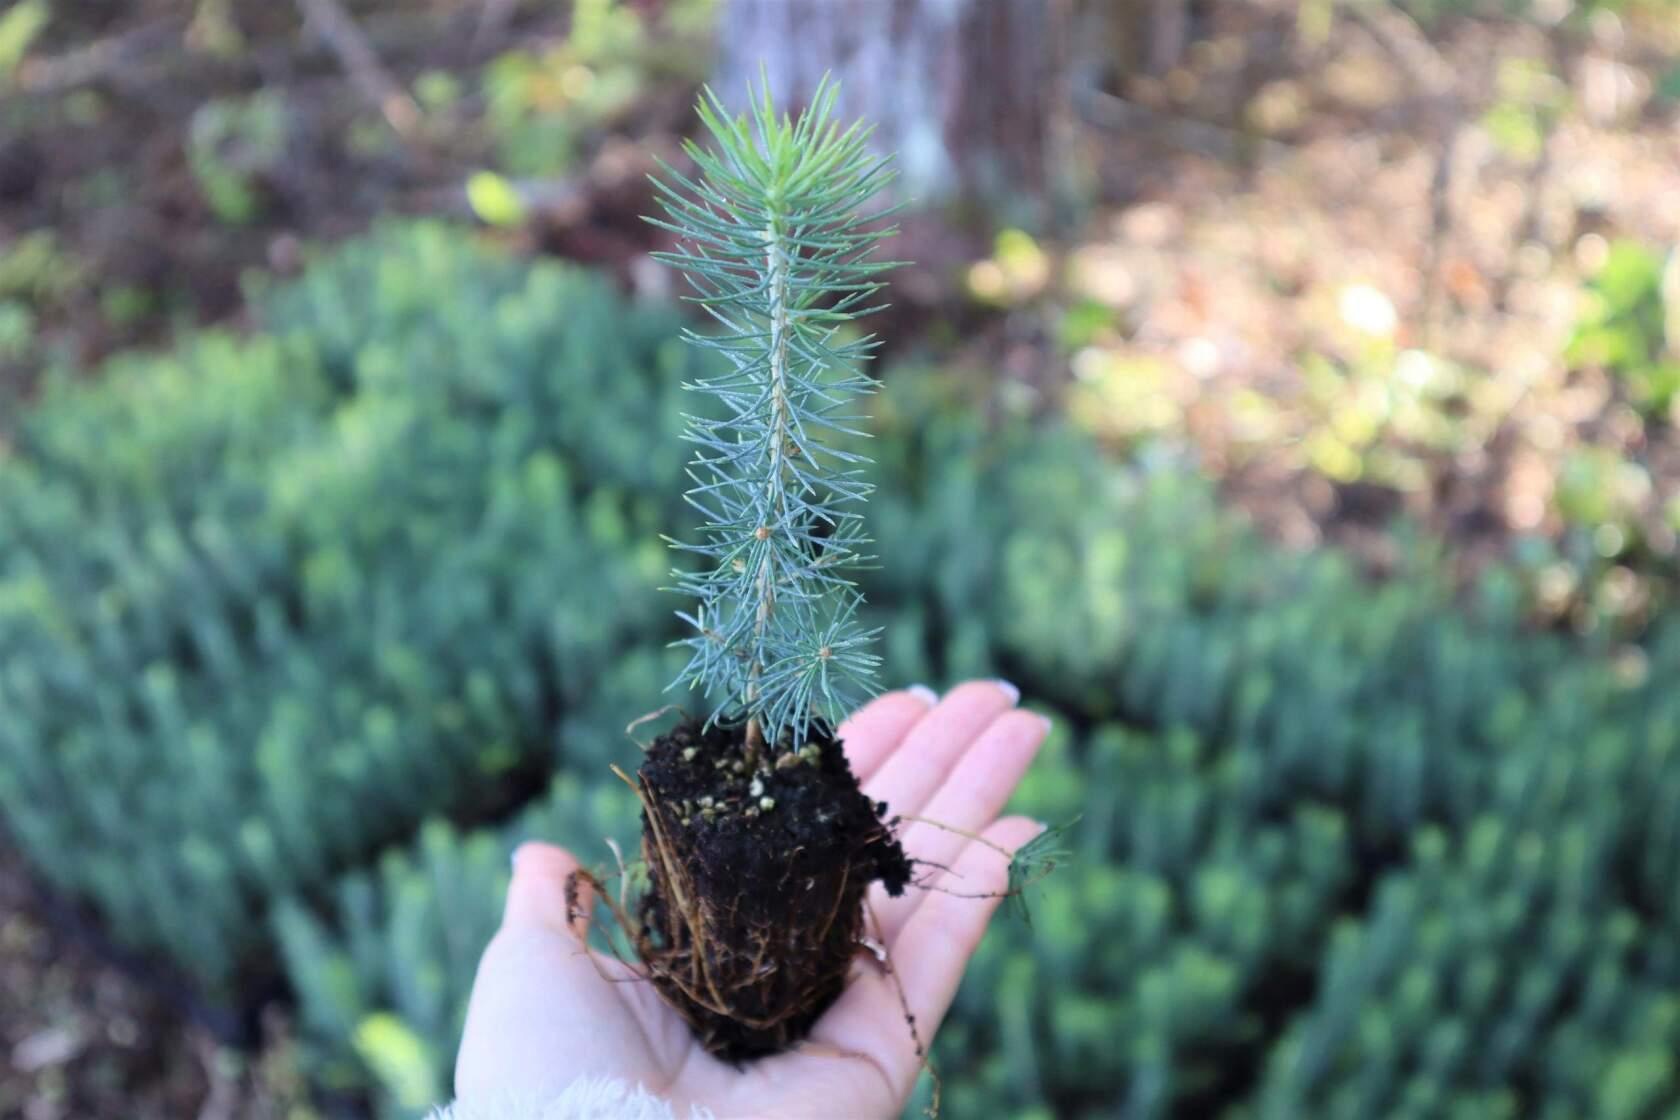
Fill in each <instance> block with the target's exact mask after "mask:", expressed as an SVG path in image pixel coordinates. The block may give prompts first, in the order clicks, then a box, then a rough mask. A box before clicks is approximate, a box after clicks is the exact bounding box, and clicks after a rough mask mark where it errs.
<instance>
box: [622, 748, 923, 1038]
mask: <svg viewBox="0 0 1680 1120" xmlns="http://www.w3.org/2000/svg"><path fill="white" fill-rule="evenodd" d="M743 742H744V734H743V729H742V728H741V727H740V726H729V725H724V724H714V725H713V726H711V727H709V728H703V727H702V726H701V725H700V724H699V723H697V722H686V723H684V724H681V725H679V726H678V727H677V728H675V729H674V730H672V731H670V732H669V733H667V734H665V735H662V736H660V737H659V738H658V739H657V740H655V741H654V743H653V745H652V747H651V748H650V749H649V750H648V753H647V756H646V757H645V758H644V759H643V761H642V766H641V770H640V771H639V775H638V776H639V778H640V782H641V793H642V798H643V812H642V848H643V854H644V856H645V857H646V858H647V865H648V874H649V890H648V892H647V894H646V895H645V896H644V898H643V900H642V903H641V912H640V915H639V917H640V919H641V927H642V928H641V932H640V936H639V938H638V950H639V951H640V953H641V956H642V959H643V962H644V963H645V964H646V965H647V966H648V969H649V973H650V975H651V978H652V980H653V983H654V984H655V986H657V987H658V988H659V990H660V992H661V993H662V994H663V995H664V996H665V998H666V999H667V1000H668V1001H669V1002H670V1003H671V1004H673V1005H674V1006H675V1007H676V1008H677V1009H678V1010H679V1011H680V1012H682V1014H683V1016H684V1017H685V1018H686V1019H687V1020H688V1022H689V1024H690V1025H691V1026H692V1027H693V1028H694V1030H695V1033H696V1035H697V1036H698V1037H699V1038H700V1039H701V1041H702V1042H703V1043H704V1044H705V1046H706V1047H707V1049H709V1050H710V1051H711V1052H712V1053H714V1054H717V1055H719V1056H720V1057H723V1058H726V1059H729V1060H732V1061H741V1060H745V1059H747V1058H752V1057H756V1056H760V1055H764V1054H770V1053H775V1052H777V1051H780V1050H784V1049H786V1048H787V1047H788V1046H790V1045H792V1044H793V1043H795V1042H797V1041H798V1040H799V1039H801V1038H803V1037H804V1036H805V1034H806V1033H807V1032H808V1031H809V1030H810V1028H811V1025H812V1024H813V1023H814V1022H815V1021H816V1020H817V1018H818V1017H819V1016H821V1015H822V1013H823V1012H824V1011H826V1010H827V1009H828V1007H829V1006H830V1005H831V1004H833V1002H834V1001H835V999H836V998H838V997H839V995H840V992H841V991H842V990H843V989H844V988H845V985H846V980H847V977H848V976H849V974H850V970H851V965H852V960H853V958H854V956H855V955H856V954H857V952H858V951H859V948H860V938H861V937H862V936H863V934H864V932H865V931H864V914H863V900H864V895H865V892H866V891H867V889H868V887H869V885H870V883H872V882H875V881H877V880H879V881H880V882H881V883H882V884H883V885H884V886H885V887H886V889H887V893H889V894H892V895H898V894H901V893H903V891H904V888H905V886H906V885H907V884H908V883H909V882H910V876H911V866H910V860H909V859H908V857H906V856H905V854H904V849H903V848H902V847H901V846H900V845H899V842H898V839H897V837H896V836H895V835H894V834H893V830H892V828H891V824H890V822H889V821H888V820H887V819H886V816H887V813H888V812H889V806H887V805H886V803H884V802H873V801H871V800H869V798H867V797H866V796H864V794H863V791H862V790H861V789H860V788H859V787H858V781H857V778H856V777H855V776H854V775H853V774H852V770H851V766H850V764H849V763H848V762H847V761H846V756H845V752H844V751H843V749H842V747H841V744H840V742H839V741H838V740H837V739H835V738H834V735H833V733H832V731H830V729H829V728H828V727H826V726H820V725H814V726H813V727H812V729H811V736H810V739H809V740H808V742H807V744H805V746H806V748H807V749H806V751H805V754H804V756H803V757H801V756H800V755H799V754H798V753H797V752H795V751H793V750H791V746H792V744H789V743H783V744H781V745H780V748H779V750H778V751H777V752H776V754H775V756H774V757H770V756H769V752H766V756H767V757H766V759H765V760H764V762H763V763H762V764H761V766H760V768H759V769H758V770H756V771H750V770H748V768H747V767H746V765H745V762H744V756H743ZM810 748H815V749H814V751H813V750H811V749H810Z"/></svg>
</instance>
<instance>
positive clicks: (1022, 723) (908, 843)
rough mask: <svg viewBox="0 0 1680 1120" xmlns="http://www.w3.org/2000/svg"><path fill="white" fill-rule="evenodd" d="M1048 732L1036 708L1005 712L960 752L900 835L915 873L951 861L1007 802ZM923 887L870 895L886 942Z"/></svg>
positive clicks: (1047, 723)
mask: <svg viewBox="0 0 1680 1120" xmlns="http://www.w3.org/2000/svg"><path fill="white" fill-rule="evenodd" d="M1049 732H1050V720H1049V719H1048V718H1046V717H1045V716H1041V715H1039V714H1038V713H1037V712H1028V711H1021V710H1019V709H1017V710H1015V711H1010V712H1005V713H1004V714H1003V715H1001V716H999V717H998V718H997V719H995V720H993V721H992V725H991V726H990V727H988V728H986V730H985V731H984V732H983V733H982V734H981V736H980V738H979V739H978V740H976V741H975V744H974V746H972V747H970V748H969V750H968V752H967V753H966V754H964V755H963V756H962V759H961V760H960V761H959V762H958V764H957V766H956V767H955V768H954V769H953V770H952V771H951V774H950V776H949V777H947V778H946V779H945V783H944V784H943V785H941V786H940V787H939V790H938V792H937V793H935V794H934V795H933V797H932V799H930V800H929V801H928V804H927V807H926V808H925V809H923V810H922V813H921V815H922V816H923V817H925V818H926V821H925V822H918V823H916V824H913V825H911V826H910V827H909V828H908V829H907V830H906V831H905V833H904V835H903V842H904V849H905V851H906V852H908V853H909V855H910V858H911V859H912V860H914V861H915V862H916V864H917V871H918V872H919V873H923V874H928V873H933V876H932V877H937V873H938V871H939V869H941V868H946V867H949V866H951V862H952V861H953V860H954V859H956V858H957V855H958V853H960V852H961V851H962V850H963V849H964V847H966V846H967V845H968V843H969V839H970V838H969V836H966V835H964V833H969V834H973V833H977V832H980V831H982V830H984V829H985V828H987V827H988V826H989V825H991V823H992V821H993V820H995V819H996V818H997V815H998V814H999V813H1000V812H1002V811H1003V807H1004V806H1005V805H1006V804H1008V803H1009V798H1010V795H1011V794H1013V793H1014V792H1015V787H1016V786H1017V785H1019V784H1020V781H1021V776H1022V775H1023V774H1025V773H1026V772H1027V767H1029V766H1030V765H1032V760H1033V758H1034V757H1035V756H1036V755H1037V754H1038V748H1039V747H1040V746H1041V745H1042V744H1043V742H1044V738H1045V736H1046V735H1048V734H1049ZM934 897H938V896H937V895H931V894H929V893H928V892H926V891H920V890H914V889H912V890H908V891H905V892H904V893H903V894H902V895H900V896H899V897H897V898H889V897H887V895H886V892H885V891H882V892H881V893H880V894H879V895H878V896H877V898H876V900H875V907H876V910H875V912H876V915H877V916H878V917H879V918H880V920H881V928H882V931H883V933H884V934H885V935H886V939H887V943H888V944H889V945H890V944H892V942H893V940H894V939H895V938H896V937H897V936H898V933H899V930H900V929H902V928H903V926H904V923H905V922H906V921H907V920H908V919H909V918H910V915H911V914H912V913H913V912H914V911H915V910H916V909H917V907H919V906H921V905H922V903H923V902H924V901H926V900H927V899H929V898H934Z"/></svg>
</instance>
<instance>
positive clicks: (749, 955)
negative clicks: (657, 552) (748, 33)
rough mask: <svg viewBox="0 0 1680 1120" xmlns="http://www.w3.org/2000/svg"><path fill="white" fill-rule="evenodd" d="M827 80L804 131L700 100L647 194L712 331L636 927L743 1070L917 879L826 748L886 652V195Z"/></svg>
mask: <svg viewBox="0 0 1680 1120" xmlns="http://www.w3.org/2000/svg"><path fill="white" fill-rule="evenodd" d="M835 94H836V90H835V87H834V86H833V85H831V84H829V83H828V82H826V81H825V82H824V83H823V84H822V85H821V86H820V87H819V88H818V90H817V91H816V93H815V94H814V95H813V97H812V99H811V101H810V103H809V105H808V107H807V108H806V109H805V111H804V112H802V113H801V114H799V115H798V116H797V118H790V117H788V116H786V115H779V114H778V113H777V111H776V109H775V107H774V106H773V105H772V103H771V99H770V95H769V92H768V90H767V89H760V90H758V91H755V92H753V94H752V96H751V108H750V110H749V111H748V112H747V113H745V114H743V115H740V116H732V115H731V114H730V113H729V112H728V111H727V110H726V109H725V108H724V106H723V105H722V103H721V102H720V101H719V100H718V98H717V97H716V96H715V95H713V94H712V93H711V92H710V91H706V92H705V93H704V94H703V95H702V97H701V99H700V102H699V117H700V122H701V124H702V126H703V128H704V131H705V134H706V135H705V140H706V142H705V143H704V144H700V143H689V144H688V145H687V154H688V157H689V159H690V161H691V162H692V164H693V171H692V173H690V174H685V173H684V172H682V171H679V170H677V169H675V168H672V167H669V166H665V167H664V168H663V169H662V173H661V174H660V175H657V176H655V178H654V185H655V188H656V191H657V197H658V200H659V203H660V206H661V209H662V211H663V214H662V215H661V216H658V217H651V218H649V221H651V222H653V223H655V224H656V225H659V226H661V227H663V228H664V229H666V230H669V231H670V232H672V233H674V234H675V235H676V238H677V245H676V248H675V249H674V250H673V251H672V252H669V253H664V254H661V255H660V259H661V260H663V261H664V262H665V263H667V264H669V265H673V266H675V267H676V268H677V269H679V270H681V272H682V273H683V275H684V276H685V278H686V280H687V283H688V285H689V286H690V288H691V292H690V294H689V297H688V298H690V299H691V300H692V301H693V302H694V303H695V304H696V305H697V306H698V307H699V308H700V309H701V310H702V311H703V312H704V313H705V316H706V317H708V318H709V319H710V320H711V321H710V322H709V323H707V324H705V325H704V327H703V328H701V329H696V330H693V331H690V332H687V334H686V337H687V340H688V341H689V343H691V344H692V345H695V346H698V347H703V348H705V349H707V350H710V351H713V352H715V354H716V356H717V358H718V361H717V363H716V369H715V371H714V372H713V373H711V374H710V375H709V376H706V377H703V378H698V379H696V380H695V381H694V383H692V384H691V385H689V386H687V387H688V388H690V389H692V390H694V391H695V393H696V394H697V395H698V396H702V397H707V398H710V400H709V401H708V402H706V404H707V407H703V408H696V409H695V410H694V414H693V415H690V416H687V417H685V420H686V435H687V438H688V439H689V440H690V441H691V442H693V443H694V444H695V446H696V453H695V456H694V459H693V461H692V463H691V464H690V467H689V477H690V480H691V487H690V489H689V490H688V494H687V497H688V501H689V503H690V504H691V505H692V506H693V507H694V508H695V510H697V511H698V513H699V525H698V528H697V534H698V536H697V538H696V539H694V540H687V541H675V540H673V541H672V542H671V543H672V545H673V546H674V547H675V548H676V549H678V550H679V551H680V552H682V553H683V554H685V556H686V559H687V560H688V561H689V562H688V563H686V564H684V565H683V566H682V568H681V570H680V571H679V572H678V575H677V577H676V578H677V585H676V590H677V591H679V592H680V593H681V594H682V595H683V596H684V597H685V599H686V600H687V602H688V604H689V605H687V606H686V607H685V608H684V609H683V610H682V611H680V612H679V613H680V615H681V617H682V618H683V620H684V621H685V623H686V624H687V626H688V628H689V634H688V636H687V637H686V638H685V639H684V640H683V642H682V644H683V645H684V646H686V647H687V649H688V652H689V658H688V662H687V666H686V668H685V669H684V671H683V673H682V675H681V676H680V678H679V679H678V680H677V681H676V682H674V686H673V687H682V686H687V687H688V688H689V689H690V690H692V692H693V693H695V694H698V695H701V696H703V697H704V709H703V712H702V713H701V714H699V715H696V716H693V717H686V718H685V719H684V720H683V721H682V722H681V723H680V724H679V725H678V726H677V727H675V728H674V729H673V730H672V731H670V732H668V733H667V734H665V735H662V736H660V737H659V738H658V739H656V740H655V741H654V742H653V744H652V745H651V746H650V747H649V748H648V750H647V753H646V755H645V757H644V759H643V762H642V765H641V768H640V770H639V772H638V774H637V776H636V780H635V782H634V784H635V786H636V789H637V793H638V795H639V796H640V798H641V801H642V808H643V812H642V825H643V856H644V858H645V861H646V865H647V881H648V886H647V890H646V892H645V894H644V895H643V897H642V898H641V900H640V903H639V904H638V913H637V914H636V915H635V918H634V920H633V922H632V926H633V936H634V939H635V941H636V948H637V951H638V954H639V955H640V956H641V958H642V961H643V963H644V965H645V966H646V970H647V974H648V976H649V978H650V979H651V980H652V981H653V982H654V984H655V985H656V986H657V987H658V988H659V990H660V991H661V993H662V994H663V995H664V996H665V997H666V998H667V999H668V1000H669V1001H670V1002H671V1003H672V1004H673V1005H674V1006H676V1007H677V1008H678V1009H679V1010H680V1011H681V1012H682V1013H683V1014H684V1016H685V1017H686V1018H687V1019H688V1021H689V1023H690V1024H691V1025H692V1026H693V1027H694V1029H695V1032H696V1034H697V1035H698V1037H699V1038H700V1039H701V1040H702V1041H703V1042H704V1043H705V1044H706V1045H707V1046H708V1047H709V1048H710V1049H712V1050H713V1051H714V1052H715V1053H718V1054H720V1055H722V1056H725V1057H728V1058H732V1059H742V1058H748V1057H752V1056H755V1055H758V1054H764V1053H771V1052H774V1051H777V1050H781V1049H784V1048H785V1047H787V1046H788V1045H790V1044H791V1043H793V1042H795V1041H797V1040H798V1039H799V1038H801V1037H803V1036H804V1034H805V1033H806V1031H807V1030H808V1029H809V1028H810V1026H811V1024H812V1023H813V1022H814V1021H815V1020H816V1018H817V1017H818V1016H819V1015H821V1013H822V1012H823V1011H824V1010H826V1009H827V1007H828V1006H829V1004H831V1003H832V1002H833V1001H834V999H835V998H836V997H837V996H838V995H839V993H840V991H841V989H842V988H843V987H844V986H845V982H846V977H847V974H848V970H849V968H850V966H851V961H852V958H853V956H854V954H855V953H856V952H857V947H858V945H859V943H860V940H861V938H862V936H863V920H864V916H863V899H864V894H865V891H866V890H867V889H868V887H869V885H870V884H871V883H873V882H877V881H879V882H881V883H883V884H884V885H885V887H886V889H887V890H888V891H889V892H890V893H892V894H899V893H901V892H902V891H903V890H904V888H905V886H906V885H907V884H908V883H909V880H910V874H911V867H910V861H909V860H908V859H907V858H906V856H905V854H904V850H903V848H902V847H900V845H899V843H898V840H897V838H896V837H895V836H894V834H893V829H892V828H891V827H890V825H889V824H888V822H886V821H884V820H883V819H882V814H883V813H884V812H885V811H886V807H885V806H884V805H877V804H875V803H873V802H871V801H870V800H869V799H868V798H867V797H865V796H864V794H863V792H862V791H861V790H860V789H859V787H858V783H857V779H856V778H855V777H854V776H853V774H852V772H851V768H850V767H849V765H848V764H847V762H846V758H845V755H844V753H843V751H842V748H841V744H840V743H839V742H838V741H837V740H836V738H835V736H834V727H835V725H836V721H837V720H838V719H839V717H840V716H841V715H843V714H844V713H845V712H846V711H847V710H849V709H850V707H851V706H852V705H853V704H854V703H856V702H857V701H858V700H859V699H860V698H862V696H863V695H864V693H865V692H866V690H867V689H868V684H869V680H870V677H871V676H872V674H873V671H874V669H875V667H876V665H877V662H878V659H877V658H876V656H875V655H874V654H873V653H872V652H871V651H870V644H871V641H872V639H873V637H874V635H873V634H872V633H870V632H869V631H868V630H867V629H866V628H865V627H864V625H863V624H862V623H861V621H860V620H859V617H858V610H859V607H860V606H861V605H862V601H863V600H862V596H861V594H860V593H859V591H858V588H857V586H856V584H855V583H854V582H853V581H852V578H851V577H852V573H853V572H854V571H855V570H856V569H857V567H858V566H859V565H860V564H862V563H864V562H865V561H866V560H867V555H866V549H867V547H868V546H867V541H866V539H865V536H864V531H863V523H862V518H861V512H862V506H863V503H864V501H865V499H866V498H867V497H868V494H869V490H870V486H869V484H868V482H866V481H865V479H864V476H863V468H864V467H865V466H866V463H865V460H864V459H863V458H862V456H861V455H860V454H859V453H858V452H857V451H856V450H854V448H855V446H856V445H857V443H858V442H860V441H859V440H858V439H857V437H858V436H859V435H860V434H861V433H860V428H859V425H860V423H861V420H862V418H861V416H860V414H859V409H858V401H859V398H860V397H861V396H862V395H863V394H865V393H867V392H868V391H869V389H870V386H871V381H870V379H869V377H868V376H867V375H866V374H865V373H864V371H863V365H864V362H865V360H866V359H867V358H868V356H869V353H870V351H871V350H872V349H873V347H874V342H873V340H872V339H871V338H870V337H869V336H867V335H862V334H860V333H859V332H858V331H857V330H856V328H855V327H854V325H853V324H854V322H855V321H856V320H857V319H859V318H860V317H861V316H863V315H865V314H867V313H868V312H869V311H870V310H872V309H873V308H872V305H873V303H874V302H875V301H874V297H875V296H876V295H877V294H878V293H879V290H880V286H881V285H880V276H881V273H882V272H883V271H884V270H885V269H887V268H889V267H891V265H890V264H888V263H885V262H881V261H877V260H875V259H873V257H872V255H871V254H872V250H874V249H875V248H876V247H877V245H878V243H879V242H880V241H881V239H882V238H884V237H886V236H889V235H890V234H891V233H892V232H893V231H892V230H891V229H889V228H886V227H885V225H884V219H885V217H886V210H885V209H884V208H882V207H872V206H871V204H870V200H871V199H872V198H873V197H875V196H876V194H877V192H879V191H880V189H881V188H882V187H883V186H885V185H886V184H887V183H888V182H889V181H890V180H891V178H892V169H891V166H890V164H889V162H888V161H887V160H886V159H883V158H881V157H879V156H876V155H874V154H872V153H871V152H870V150H869V146H868V139H869V133H868V130H867V129H866V128H864V127H862V126H861V125H856V124H854V125H850V126H844V127H843V126H842V125H841V124H839V123H838V122H837V121H836V119H835V102H836V98H835Z"/></svg>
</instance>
